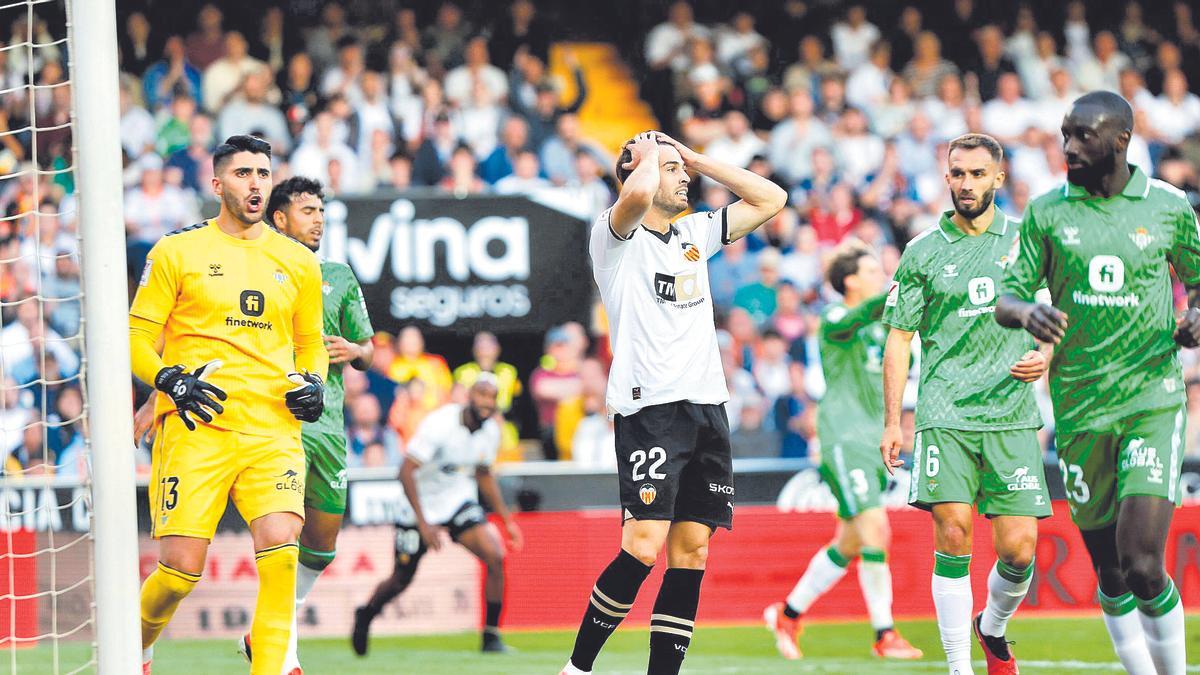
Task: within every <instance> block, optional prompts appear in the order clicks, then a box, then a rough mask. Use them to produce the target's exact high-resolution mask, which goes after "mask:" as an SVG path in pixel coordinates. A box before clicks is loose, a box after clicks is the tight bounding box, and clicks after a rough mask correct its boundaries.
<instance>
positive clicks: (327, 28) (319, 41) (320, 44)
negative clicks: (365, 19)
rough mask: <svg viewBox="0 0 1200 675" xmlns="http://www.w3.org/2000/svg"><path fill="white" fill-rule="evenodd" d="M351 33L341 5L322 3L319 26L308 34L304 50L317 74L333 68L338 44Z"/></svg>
mask: <svg viewBox="0 0 1200 675" xmlns="http://www.w3.org/2000/svg"><path fill="white" fill-rule="evenodd" d="M351 33H352V30H351V28H350V25H349V24H348V23H346V10H345V9H344V8H343V7H342V5H341V4H340V3H336V2H327V3H323V6H322V7H321V22H320V25H318V26H317V27H316V28H314V29H312V30H311V31H310V32H309V34H308V41H307V44H306V45H305V49H304V51H306V52H308V55H309V56H310V57H312V60H313V65H314V66H315V67H316V70H317V71H318V72H325V71H326V70H328V69H329V68H331V67H332V66H333V64H334V63H335V62H336V61H337V57H338V44H339V43H340V42H341V40H342V39H343V38H345V37H348V36H350V35H351Z"/></svg>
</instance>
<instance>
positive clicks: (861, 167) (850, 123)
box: [814, 108, 884, 186]
mask: <svg viewBox="0 0 1200 675" xmlns="http://www.w3.org/2000/svg"><path fill="white" fill-rule="evenodd" d="M833 143H834V146H833V147H834V148H836V150H837V158H838V162H837V163H838V166H839V167H840V168H841V173H842V176H843V177H844V178H845V180H847V181H849V182H850V184H851V185H855V186H865V185H866V182H867V179H868V178H869V177H870V176H873V175H875V174H876V173H877V172H878V171H879V169H880V167H881V166H882V165H883V152H884V146H883V139H882V138H880V137H879V136H876V135H874V134H872V133H870V129H868V128H867V116H866V115H864V114H863V112H862V111H861V110H859V109H857V108H847V109H846V111H845V112H844V113H842V117H841V120H840V121H839V122H838V125H837V127H835V128H834V130H833ZM814 152H815V151H814Z"/></svg>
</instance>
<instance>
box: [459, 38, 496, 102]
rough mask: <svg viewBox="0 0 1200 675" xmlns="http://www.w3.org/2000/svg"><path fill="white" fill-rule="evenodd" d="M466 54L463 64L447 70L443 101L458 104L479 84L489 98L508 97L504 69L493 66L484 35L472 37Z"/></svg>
mask: <svg viewBox="0 0 1200 675" xmlns="http://www.w3.org/2000/svg"><path fill="white" fill-rule="evenodd" d="M465 56H466V63H464V64H463V65H461V66H459V67H457V68H455V69H454V70H451V71H450V72H448V73H446V81H445V84H444V88H445V90H446V100H447V101H450V102H451V103H454V104H458V105H462V104H465V103H467V102H468V101H469V100H470V99H471V97H472V93H473V91H474V87H475V86H477V85H478V84H482V85H483V86H484V87H485V88H486V90H487V93H488V94H489V95H490V98H491V100H494V101H503V100H505V99H506V98H507V97H508V77H507V76H506V75H505V74H504V71H503V70H500V69H499V68H497V67H496V66H494V65H492V63H491V60H490V59H489V57H488V43H487V38H485V37H483V36H476V37H473V38H471V40H470V42H468V43H467V46H466V52H465Z"/></svg>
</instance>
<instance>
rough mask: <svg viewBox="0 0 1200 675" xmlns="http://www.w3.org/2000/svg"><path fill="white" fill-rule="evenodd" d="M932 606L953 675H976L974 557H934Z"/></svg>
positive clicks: (936, 555) (940, 555)
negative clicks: (973, 650)
mask: <svg viewBox="0 0 1200 675" xmlns="http://www.w3.org/2000/svg"><path fill="white" fill-rule="evenodd" d="M934 558H935V562H934V567H933V581H932V584H931V585H932V590H933V606H934V608H935V609H936V610H937V623H938V632H939V633H941V636H942V648H943V649H944V650H945V651H946V664H947V665H948V666H949V672H950V675H975V671H974V669H972V667H971V608H972V598H971V556H969V555H946V554H943V553H934Z"/></svg>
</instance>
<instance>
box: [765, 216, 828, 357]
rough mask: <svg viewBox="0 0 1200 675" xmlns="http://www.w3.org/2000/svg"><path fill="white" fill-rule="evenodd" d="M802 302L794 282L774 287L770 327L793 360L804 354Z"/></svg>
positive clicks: (805, 321)
mask: <svg viewBox="0 0 1200 675" xmlns="http://www.w3.org/2000/svg"><path fill="white" fill-rule="evenodd" d="M814 241H815V239H814ZM819 273H820V272H819V271H818V274H819ZM803 303H804V297H803V296H801V294H800V289H798V288H796V285H795V284H793V283H792V282H790V281H781V282H779V285H778V286H777V287H776V289H775V313H774V314H772V315H771V319H770V324H769V327H770V329H771V330H774V331H775V332H776V333H778V334H779V335H781V336H782V337H783V339H784V340H785V341H786V342H787V346H788V354H789V355H791V357H792V358H793V359H794V360H795V359H798V360H801V361H802V360H803V358H802V357H803V355H804V343H803V340H804V336H805V331H806V330H808V317H807V316H805V314H804V313H803V311H802V309H801V308H802V306H803Z"/></svg>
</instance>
